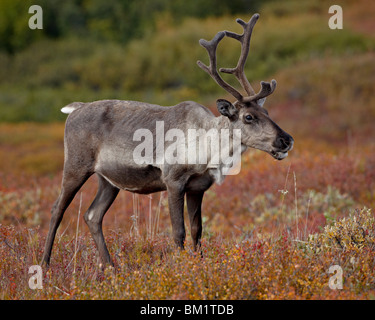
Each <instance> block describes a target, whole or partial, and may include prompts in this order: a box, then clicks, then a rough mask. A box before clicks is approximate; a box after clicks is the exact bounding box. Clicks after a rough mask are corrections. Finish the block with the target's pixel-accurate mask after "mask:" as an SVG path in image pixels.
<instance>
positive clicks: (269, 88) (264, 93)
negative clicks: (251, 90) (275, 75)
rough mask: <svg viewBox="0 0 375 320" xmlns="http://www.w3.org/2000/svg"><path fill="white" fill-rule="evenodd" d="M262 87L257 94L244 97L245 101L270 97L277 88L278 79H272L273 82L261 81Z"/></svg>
mask: <svg viewBox="0 0 375 320" xmlns="http://www.w3.org/2000/svg"><path fill="white" fill-rule="evenodd" d="M260 85H261V89H260V91H259V92H258V93H257V94H254V95H252V96H249V97H245V98H243V102H251V101H256V100H259V99H262V98H265V97H268V96H269V95H270V94H271V93H272V92H274V91H275V89H276V80H275V79H272V81H271V83H269V82H265V81H261V82H260Z"/></svg>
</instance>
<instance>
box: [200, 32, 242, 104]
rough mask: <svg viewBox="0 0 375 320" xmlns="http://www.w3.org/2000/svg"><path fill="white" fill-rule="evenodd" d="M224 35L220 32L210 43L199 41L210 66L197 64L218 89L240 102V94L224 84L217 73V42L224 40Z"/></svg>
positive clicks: (201, 63)
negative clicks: (214, 82)
mask: <svg viewBox="0 0 375 320" xmlns="http://www.w3.org/2000/svg"><path fill="white" fill-rule="evenodd" d="M225 35H226V33H225V32H224V31H220V32H218V33H217V34H216V36H215V37H214V38H213V39H212V40H211V41H207V40H204V39H201V40H199V44H200V45H201V46H202V47H203V48H205V49H206V50H207V53H208V56H209V58H210V65H209V66H206V65H205V64H204V63H203V62H201V61H197V64H198V66H199V67H200V68H202V69H203V70H204V71H206V72H207V73H208V74H209V75H210V76H211V77H212V78H213V79H214V80H215V81H216V83H217V84H218V85H219V86H220V87H222V88H223V89H224V90H226V91H227V92H229V93H230V94H231V95H232V96H233V97H235V98H236V99H237V100H239V101H242V100H243V96H242V95H241V93H240V92H238V91H237V90H236V89H235V88H233V87H232V86H231V85H230V84H228V83H227V82H225V81H224V80H223V78H222V77H221V76H220V75H219V73H218V72H217V63H216V49H217V46H218V44H219V42H220V41H221V40H222V39H223V38H224V36H225Z"/></svg>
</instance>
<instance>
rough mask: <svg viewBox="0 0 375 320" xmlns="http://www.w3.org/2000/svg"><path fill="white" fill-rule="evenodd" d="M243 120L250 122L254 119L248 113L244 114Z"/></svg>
mask: <svg viewBox="0 0 375 320" xmlns="http://www.w3.org/2000/svg"><path fill="white" fill-rule="evenodd" d="M245 120H246V122H251V121H252V120H254V117H253V116H252V115H251V114H248V115H246V116H245Z"/></svg>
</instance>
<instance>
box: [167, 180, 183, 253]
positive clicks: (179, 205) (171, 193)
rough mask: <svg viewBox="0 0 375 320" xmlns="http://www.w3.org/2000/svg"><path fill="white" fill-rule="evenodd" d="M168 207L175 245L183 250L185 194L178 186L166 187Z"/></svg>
mask: <svg viewBox="0 0 375 320" xmlns="http://www.w3.org/2000/svg"><path fill="white" fill-rule="evenodd" d="M167 191H168V206H169V214H170V217H171V222H172V232H173V239H174V242H175V243H176V245H177V246H178V247H179V248H181V249H183V248H184V242H185V236H186V233H185V223H184V196H185V192H184V191H183V190H181V187H179V186H168V187H167Z"/></svg>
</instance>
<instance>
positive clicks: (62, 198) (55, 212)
mask: <svg viewBox="0 0 375 320" xmlns="http://www.w3.org/2000/svg"><path fill="white" fill-rule="evenodd" d="M90 176H91V173H84V174H82V173H79V172H76V171H74V170H65V169H64V175H63V180H62V184H61V192H60V195H59V197H58V198H57V200H56V201H55V203H54V205H53V207H52V210H51V214H52V217H51V221H50V225H49V231H48V235H47V238H46V243H45V247H44V254H43V258H42V262H41V264H44V265H46V266H48V265H49V263H50V259H51V251H52V247H53V242H54V240H55V236H56V231H57V228H58V227H59V225H60V223H61V220H62V218H63V216H64V212H65V210H66V209H67V208H68V206H69V205H70V203H71V202H72V200H73V198H74V196H75V195H76V193H77V192H78V190H79V189H80V188H81V187H82V185H83V184H84V183H85V182H86V180H87V179H88V178H89V177H90Z"/></svg>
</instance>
